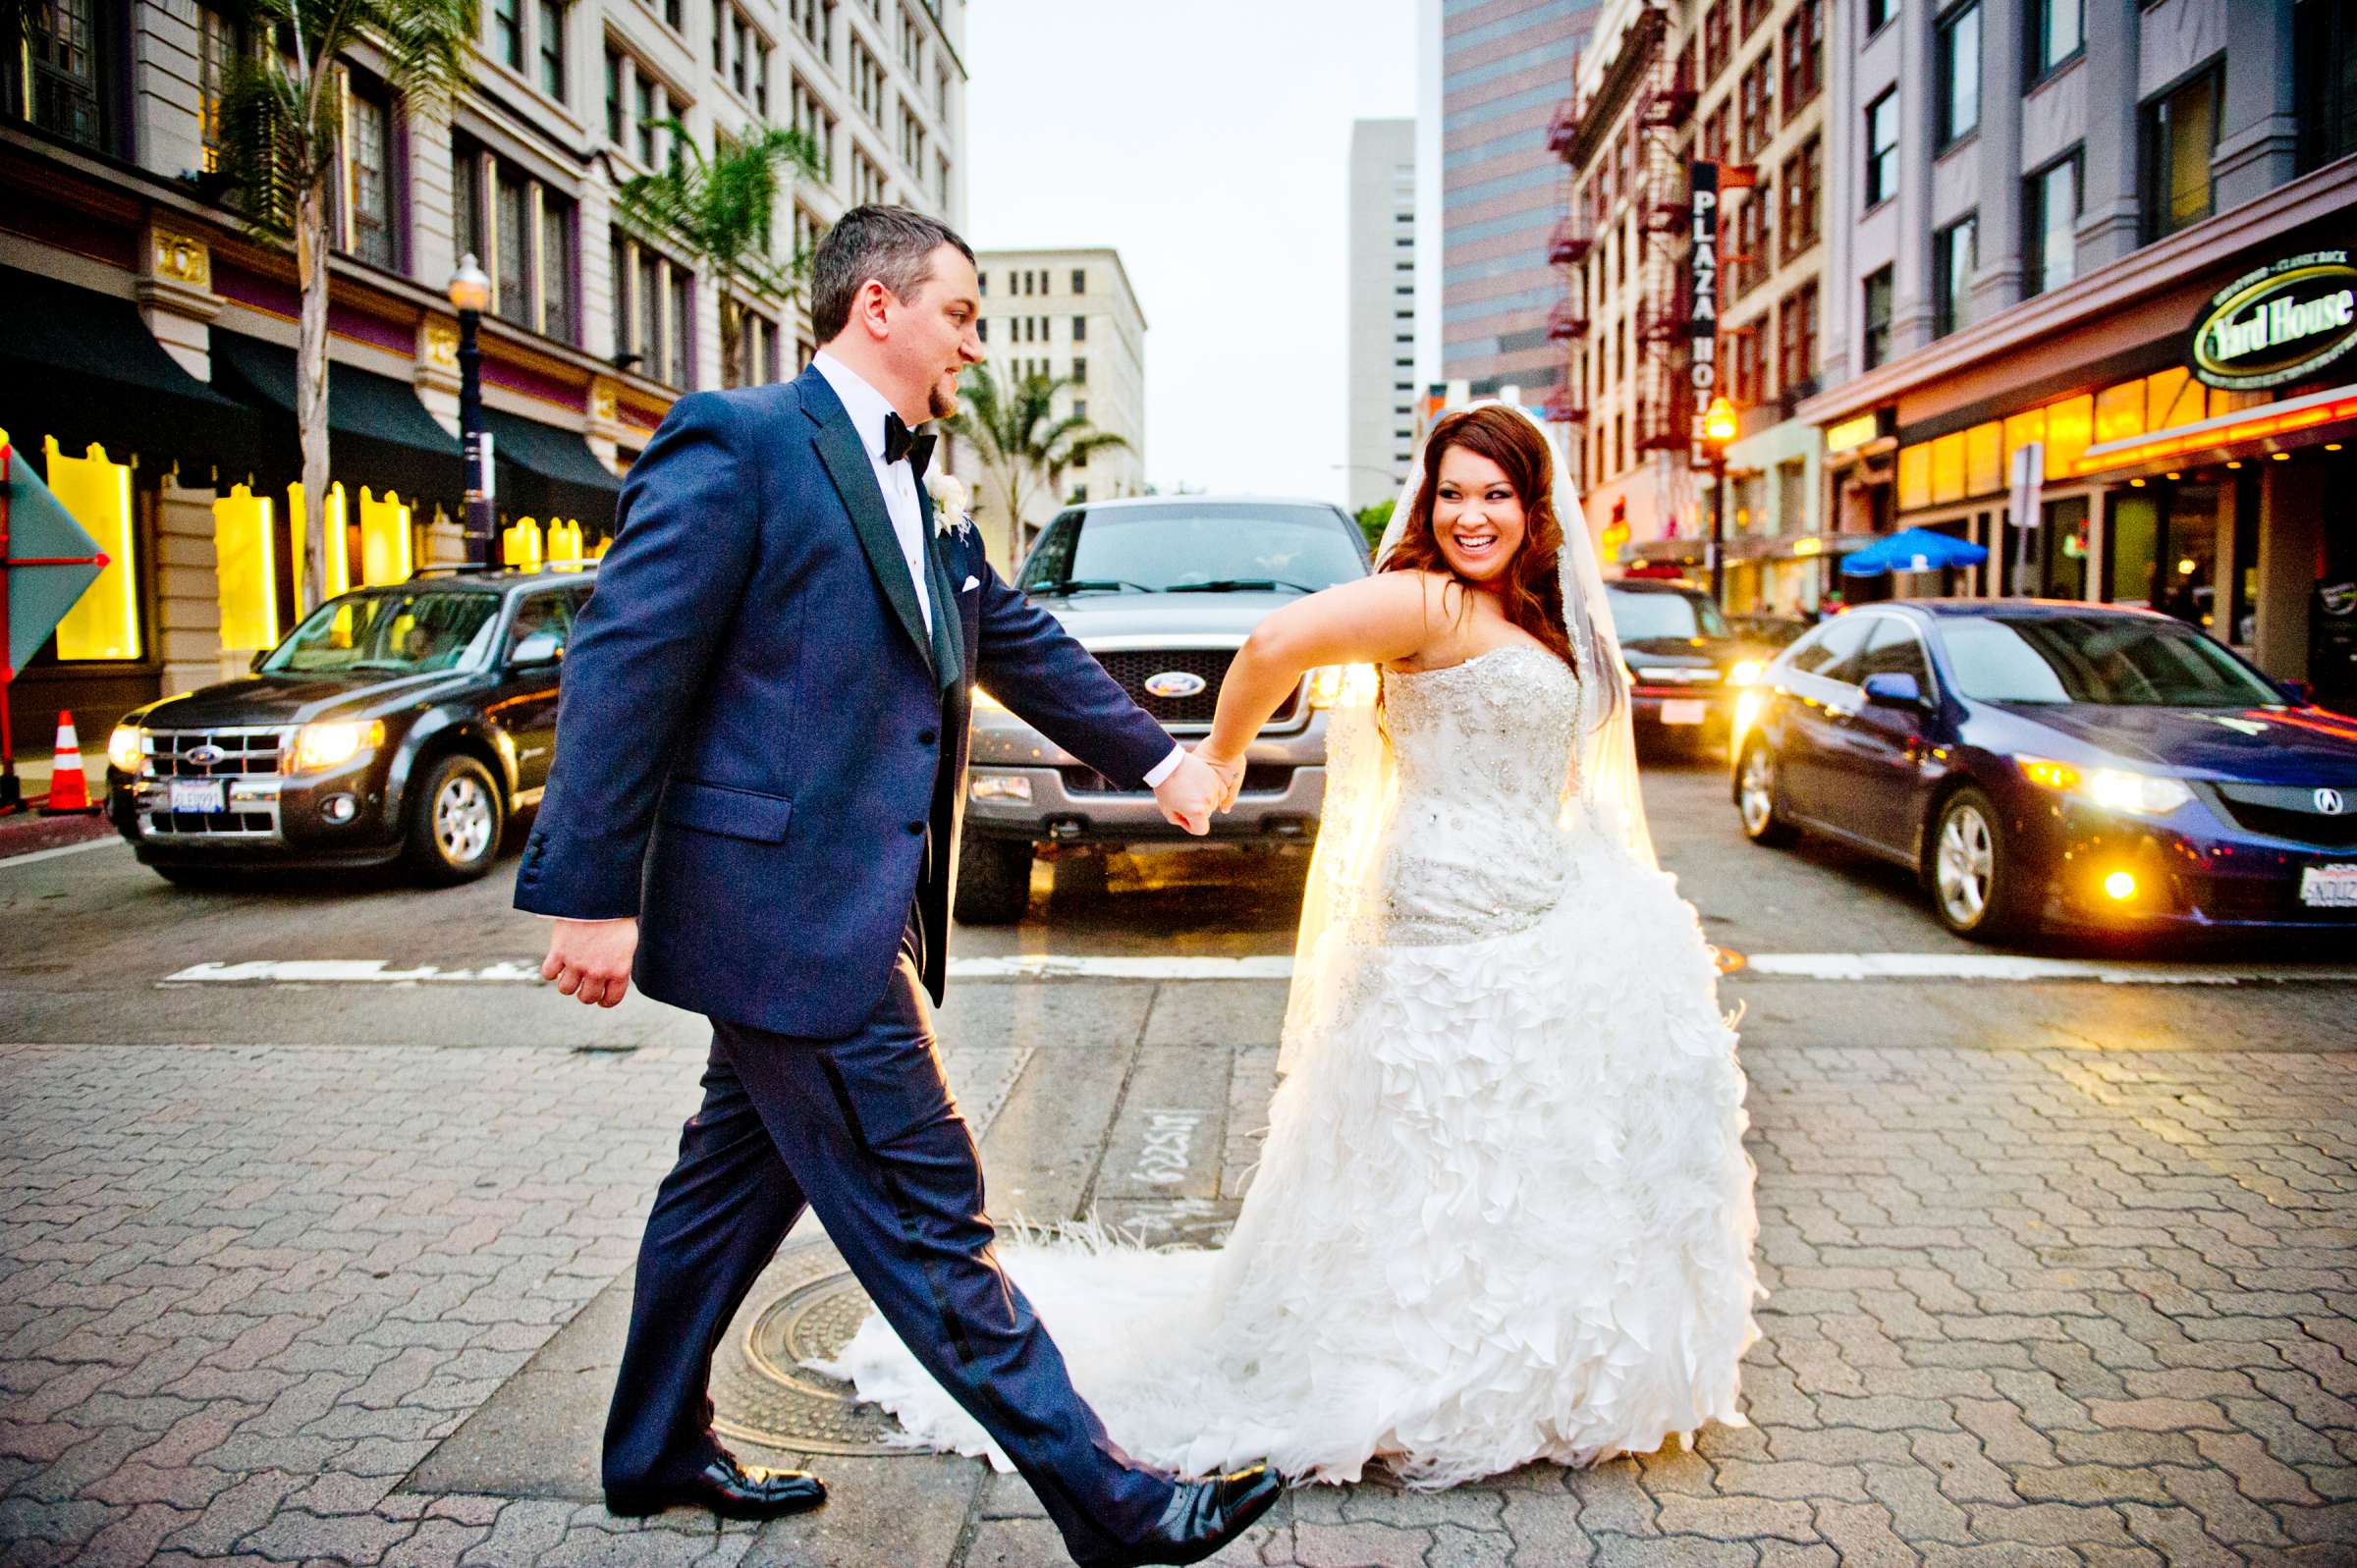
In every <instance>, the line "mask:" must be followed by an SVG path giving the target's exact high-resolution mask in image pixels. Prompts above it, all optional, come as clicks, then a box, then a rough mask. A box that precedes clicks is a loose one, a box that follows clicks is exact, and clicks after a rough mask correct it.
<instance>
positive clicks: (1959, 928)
mask: <svg viewBox="0 0 2357 1568" xmlns="http://www.w3.org/2000/svg"><path fill="white" fill-rule="evenodd" d="M1924 858H1925V865H1924V881H1925V883H1926V884H1927V885H1928V886H1929V888H1930V890H1931V894H1932V912H1933V913H1934V914H1936V915H1938V916H1939V917H1940V923H1941V924H1942V925H1944V926H1946V928H1947V929H1948V930H1950V931H1952V932H1954V933H1955V934H1956V935H1957V936H1959V937H1965V938H1968V939H1970V940H1971V941H1974V942H2002V941H2005V940H2006V939H2008V938H2011V937H2014V936H2018V935H2019V934H2020V933H2021V932H2022V931H2024V930H2025V929H2026V928H2027V927H2028V926H2029V924H2030V912H2029V909H2028V907H2027V904H2028V889H2029V886H2030V878H2029V877H2028V876H2027V875H2025V874H2024V873H2023V872H2022V870H2021V869H2020V868H2019V867H2018V866H2016V865H2015V863H2014V859H2013V846H2012V844H2011V842H2010V841H2009V840H2008V839H2007V838H2006V837H2005V830H2004V821H2003V819H2002V818H2001V816H1999V814H1998V810H1997V806H1996V803H1995V802H1993V801H1992V800H1991V799H1990V798H1989V797H1988V795H1986V794H1984V793H1983V792H1982V791H1981V790H1980V789H1978V788H1975V787H1973V786H1971V785H1967V786H1965V787H1964V788H1962V789H1959V790H1957V791H1956V792H1955V793H1954V794H1952V795H1949V796H1948V797H1947V799H1946V800H1945V801H1943V802H1942V803H1941V806H1940V815H1939V816H1938V818H1936V819H1935V820H1934V821H1933V823H1932V835H1931V842H1930V844H1929V845H1928V846H1927V847H1926V849H1925V852H1924Z"/></svg>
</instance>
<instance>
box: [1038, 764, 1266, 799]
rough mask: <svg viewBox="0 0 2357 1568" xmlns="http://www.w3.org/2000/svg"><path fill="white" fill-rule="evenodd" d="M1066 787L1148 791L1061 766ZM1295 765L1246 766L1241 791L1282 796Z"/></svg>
mask: <svg viewBox="0 0 2357 1568" xmlns="http://www.w3.org/2000/svg"><path fill="white" fill-rule="evenodd" d="M1057 771H1058V772H1060V773H1062V774H1063V775H1064V787H1065V789H1066V790H1067V791H1068V792H1069V793H1071V794H1075V795H1115V794H1130V793H1139V794H1142V793H1144V791H1143V790H1135V791H1132V790H1126V789H1124V788H1123V787H1122V786H1121V785H1120V784H1115V783H1114V782H1113V781H1112V780H1111V779H1108V778H1106V777H1105V776H1104V775H1103V774H1101V773H1099V772H1097V770H1096V769H1094V768H1061V769H1058V770H1057ZM1293 771H1294V770H1293V768H1292V767H1291V766H1290V765H1289V764H1284V763H1269V764H1255V763H1246V764H1245V765H1244V786H1243V788H1242V789H1241V790H1239V791H1238V793H1241V794H1247V795H1281V794H1284V793H1285V792H1286V791H1287V790H1288V789H1289V788H1291V787H1292V784H1293Z"/></svg>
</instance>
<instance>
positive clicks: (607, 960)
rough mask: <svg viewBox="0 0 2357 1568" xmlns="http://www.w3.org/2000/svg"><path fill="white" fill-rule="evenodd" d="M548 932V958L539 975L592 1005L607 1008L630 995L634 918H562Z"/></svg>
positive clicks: (634, 949) (635, 933)
mask: <svg viewBox="0 0 2357 1568" xmlns="http://www.w3.org/2000/svg"><path fill="white" fill-rule="evenodd" d="M553 925H554V929H552V930H551V931H550V932H549V934H548V957H547V958H546V959H545V960H543V961H542V963H541V965H540V978H541V979H543V980H553V981H555V982H556V983H557V989H558V990H559V991H561V992H563V993H564V994H565V995H566V996H568V997H573V998H576V999H577V1000H581V1001H584V1002H587V1003H589V1004H590V1005H591V1006H596V1007H611V1006H613V1005H614V1004H615V1003H617V1002H619V1001H621V1000H622V999H623V998H624V997H626V996H628V995H630V959H631V958H632V957H634V956H635V955H636V954H637V951H638V922H637V921H635V920H564V919H559V920H557V921H555V922H554V923H553Z"/></svg>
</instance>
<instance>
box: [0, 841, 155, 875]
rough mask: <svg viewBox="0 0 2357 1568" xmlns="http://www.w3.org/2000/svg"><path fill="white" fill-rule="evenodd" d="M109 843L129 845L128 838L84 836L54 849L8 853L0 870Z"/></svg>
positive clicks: (118, 845)
mask: <svg viewBox="0 0 2357 1568" xmlns="http://www.w3.org/2000/svg"><path fill="white" fill-rule="evenodd" d="M109 845H112V846H113V847H115V848H117V849H129V848H130V847H131V843H130V841H129V840H128V839H125V838H121V837H119V836H117V835H114V834H109V835H107V836H106V837H105V838H84V839H83V840H82V842H80V843H69V844H59V845H58V846H57V847H56V848H55V849H35V850H33V851H32V852H31V853H30V854H24V855H9V856H7V857H5V858H0V871H5V870H7V869H8V868H9V867H10V866H29V865H31V864H32V863H33V862H34V861H36V860H55V859H56V858H57V857H58V856H59V855H78V854H81V853H82V851H83V850H85V849H104V848H106V847H108V846H109Z"/></svg>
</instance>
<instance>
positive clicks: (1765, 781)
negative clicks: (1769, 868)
mask: <svg viewBox="0 0 2357 1568" xmlns="http://www.w3.org/2000/svg"><path fill="white" fill-rule="evenodd" d="M1740 805H1741V809H1742V812H1743V830H1744V831H1745V832H1746V833H1749V834H1753V835H1755V836H1756V835H1758V834H1761V833H1764V832H1766V831H1767V828H1768V824H1769V822H1770V821H1771V820H1772V819H1773V818H1774V817H1775V815H1776V774H1775V771H1774V769H1773V768H1772V767H1771V765H1770V764H1769V761H1768V753H1767V752H1765V751H1759V750H1754V751H1752V752H1750V753H1749V754H1747V755H1746V756H1745V757H1744V759H1743V782H1742V799H1741V801H1740Z"/></svg>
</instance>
